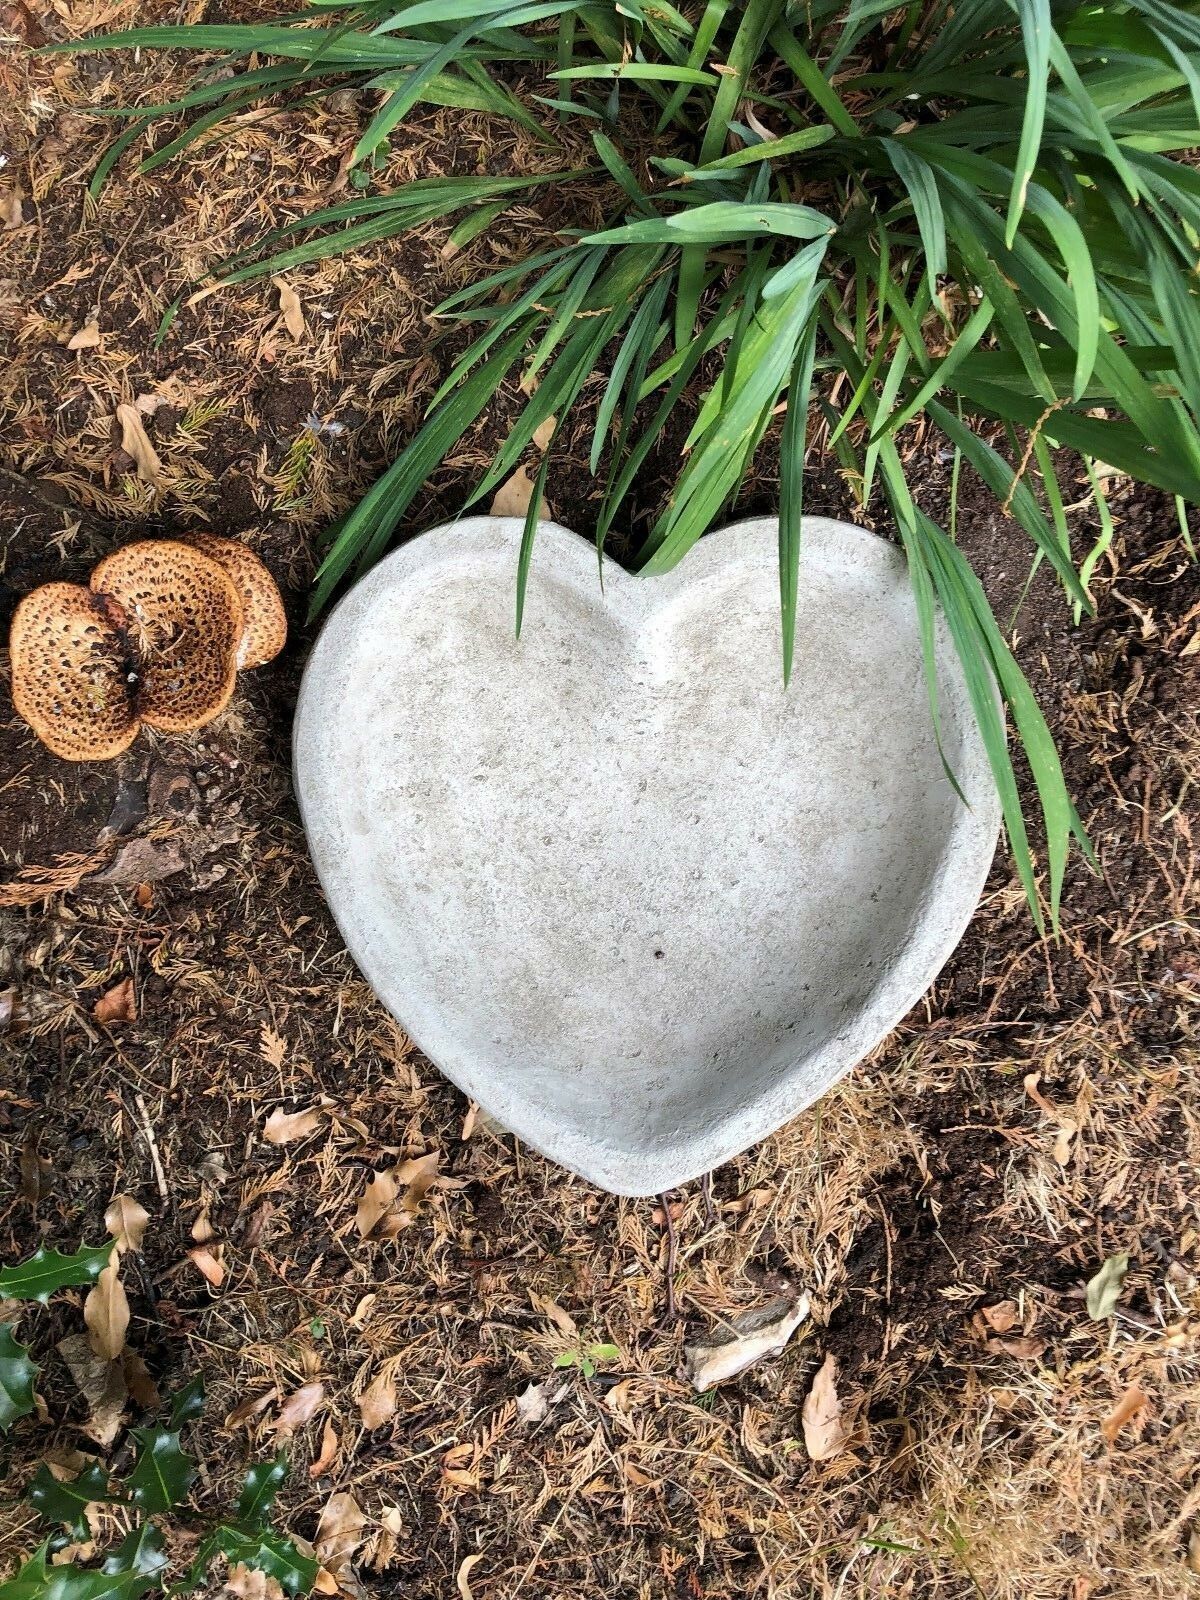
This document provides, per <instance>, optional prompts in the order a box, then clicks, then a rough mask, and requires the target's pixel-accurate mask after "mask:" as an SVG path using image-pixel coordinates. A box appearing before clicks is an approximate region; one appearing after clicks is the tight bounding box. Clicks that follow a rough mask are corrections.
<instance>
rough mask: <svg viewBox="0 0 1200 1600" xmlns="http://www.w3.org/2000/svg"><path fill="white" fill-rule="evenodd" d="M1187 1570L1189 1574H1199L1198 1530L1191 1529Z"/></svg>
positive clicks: (1199, 1548)
mask: <svg viewBox="0 0 1200 1600" xmlns="http://www.w3.org/2000/svg"><path fill="white" fill-rule="evenodd" d="M1187 1569H1188V1571H1189V1572H1200V1528H1193V1529H1192V1536H1191V1538H1190V1539H1189V1540H1188V1553H1187Z"/></svg>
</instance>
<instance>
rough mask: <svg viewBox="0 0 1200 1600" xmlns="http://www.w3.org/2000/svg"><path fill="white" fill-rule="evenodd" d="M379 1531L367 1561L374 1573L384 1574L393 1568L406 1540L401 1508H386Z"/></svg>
mask: <svg viewBox="0 0 1200 1600" xmlns="http://www.w3.org/2000/svg"><path fill="white" fill-rule="evenodd" d="M379 1524H380V1526H379V1531H378V1533H376V1535H375V1537H374V1539H373V1540H372V1541H371V1547H370V1549H369V1550H368V1551H367V1555H366V1559H367V1563H368V1565H369V1566H370V1567H371V1569H372V1571H373V1572H384V1571H386V1570H387V1568H388V1567H390V1566H391V1564H392V1562H393V1561H394V1560H395V1559H396V1556H397V1554H398V1553H399V1550H400V1541H401V1540H402V1539H403V1538H404V1514H403V1512H402V1511H401V1510H400V1507H399V1506H385V1507H384V1509H383V1511H382V1512H381V1513H380V1516H379Z"/></svg>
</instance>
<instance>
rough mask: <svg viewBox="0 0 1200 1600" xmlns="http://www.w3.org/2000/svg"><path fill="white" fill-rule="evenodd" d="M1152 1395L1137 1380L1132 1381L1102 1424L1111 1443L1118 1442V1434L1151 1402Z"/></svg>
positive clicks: (1102, 1430) (1104, 1432) (1102, 1429)
mask: <svg viewBox="0 0 1200 1600" xmlns="http://www.w3.org/2000/svg"><path fill="white" fill-rule="evenodd" d="M1149 1401H1150V1397H1149V1395H1148V1394H1146V1392H1145V1391H1144V1390H1143V1389H1142V1387H1141V1385H1140V1384H1138V1383H1137V1382H1134V1383H1131V1384H1130V1386H1129V1388H1128V1389H1126V1391H1125V1393H1124V1394H1123V1395H1122V1396H1121V1398H1120V1399H1119V1400H1118V1401H1117V1403H1116V1405H1115V1406H1114V1407H1113V1408H1112V1410H1111V1411H1110V1412H1109V1414H1108V1415H1107V1416H1106V1417H1105V1419H1104V1421H1103V1422H1102V1423H1101V1424H1100V1432H1101V1433H1102V1434H1103V1435H1104V1437H1105V1439H1106V1440H1107V1441H1108V1443H1109V1444H1115V1443H1116V1442H1117V1436H1118V1435H1119V1434H1120V1432H1121V1430H1122V1429H1123V1428H1124V1427H1125V1425H1126V1423H1128V1422H1131V1421H1132V1420H1133V1418H1134V1417H1136V1416H1137V1415H1138V1414H1139V1413H1140V1412H1142V1411H1144V1410H1145V1408H1146V1406H1147V1405H1148V1404H1149Z"/></svg>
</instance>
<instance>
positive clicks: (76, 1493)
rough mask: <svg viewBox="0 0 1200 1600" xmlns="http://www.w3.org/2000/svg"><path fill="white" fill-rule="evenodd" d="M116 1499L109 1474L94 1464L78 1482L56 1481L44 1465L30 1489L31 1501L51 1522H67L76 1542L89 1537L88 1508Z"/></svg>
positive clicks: (96, 1463)
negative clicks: (109, 1483) (111, 1488)
mask: <svg viewBox="0 0 1200 1600" xmlns="http://www.w3.org/2000/svg"><path fill="white" fill-rule="evenodd" d="M114 1499H115V1496H113V1495H112V1494H111V1493H110V1492H109V1487H108V1473H107V1472H106V1471H105V1470H104V1468H103V1467H102V1466H101V1465H100V1463H99V1462H98V1461H97V1462H93V1463H92V1465H91V1466H90V1467H85V1468H84V1469H83V1471H82V1472H81V1473H80V1474H79V1475H78V1477H75V1478H68V1479H66V1480H65V1481H63V1480H62V1479H59V1478H56V1477H55V1476H54V1474H53V1473H52V1472H51V1471H50V1468H49V1467H48V1466H46V1464H45V1463H44V1462H43V1463H42V1465H41V1466H40V1467H39V1468H38V1470H37V1473H36V1475H35V1477H34V1480H33V1482H32V1483H31V1484H30V1485H29V1500H30V1503H31V1504H32V1505H33V1506H34V1507H35V1508H36V1510H37V1511H38V1513H39V1515H41V1516H43V1517H45V1519H46V1521H47V1522H63V1523H65V1524H66V1525H67V1527H68V1528H69V1529H70V1530H71V1537H72V1538H73V1539H85V1538H87V1537H88V1520H87V1508H88V1506H90V1505H95V1504H96V1503H97V1502H102V1503H108V1502H110V1501H112V1500H114Z"/></svg>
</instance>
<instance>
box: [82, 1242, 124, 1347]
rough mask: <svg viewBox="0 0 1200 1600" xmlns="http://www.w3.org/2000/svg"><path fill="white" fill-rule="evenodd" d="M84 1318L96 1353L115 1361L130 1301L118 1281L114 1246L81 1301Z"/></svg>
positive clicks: (118, 1270) (121, 1340)
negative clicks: (103, 1267) (105, 1264)
mask: <svg viewBox="0 0 1200 1600" xmlns="http://www.w3.org/2000/svg"><path fill="white" fill-rule="evenodd" d="M83 1320H84V1322H86V1323H87V1328H88V1340H89V1342H90V1344H91V1346H92V1350H93V1351H94V1352H95V1354H96V1355H97V1356H99V1357H100V1358H101V1359H102V1360H104V1361H115V1360H116V1359H117V1357H118V1356H119V1355H120V1354H121V1351H122V1350H124V1348H125V1335H126V1333H127V1332H128V1329H129V1301H128V1299H127V1298H126V1294H125V1288H124V1285H123V1284H122V1283H121V1269H120V1256H119V1253H118V1251H117V1250H116V1248H115V1247H114V1249H113V1253H112V1255H110V1256H109V1258H108V1265H107V1266H106V1267H105V1269H104V1271H103V1272H102V1273H101V1274H100V1276H99V1277H98V1278H97V1279H96V1281H95V1283H94V1284H93V1285H92V1287H91V1289H90V1290H89V1292H88V1296H87V1299H86V1300H85V1301H84V1302H83Z"/></svg>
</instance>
